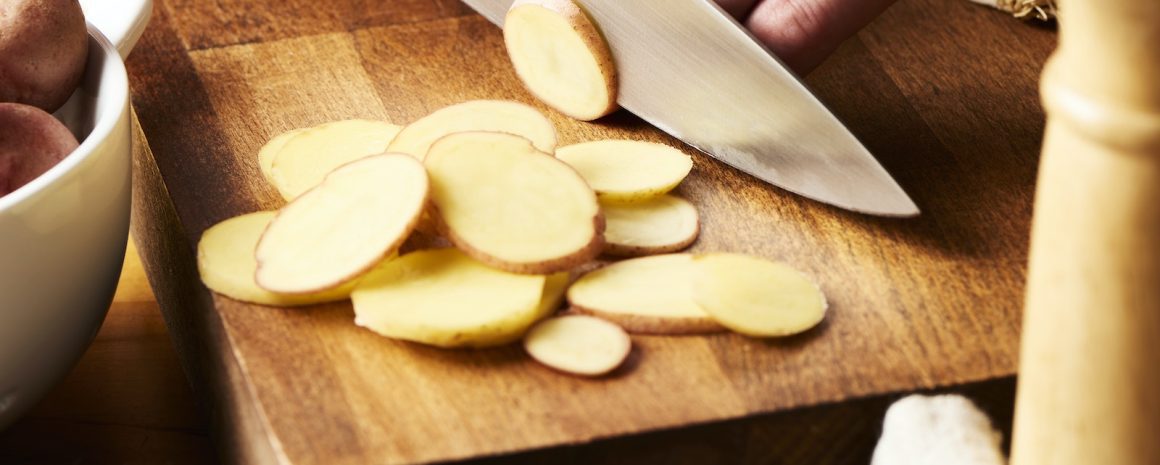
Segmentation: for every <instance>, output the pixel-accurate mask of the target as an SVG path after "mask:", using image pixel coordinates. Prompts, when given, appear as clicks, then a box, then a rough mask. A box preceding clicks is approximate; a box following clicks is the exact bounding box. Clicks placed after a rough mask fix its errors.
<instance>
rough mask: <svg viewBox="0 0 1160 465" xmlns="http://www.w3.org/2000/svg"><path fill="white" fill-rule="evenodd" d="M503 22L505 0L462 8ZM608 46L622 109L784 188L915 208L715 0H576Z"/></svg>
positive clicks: (875, 207) (911, 211) (848, 205)
mask: <svg viewBox="0 0 1160 465" xmlns="http://www.w3.org/2000/svg"><path fill="white" fill-rule="evenodd" d="M464 2H465V3H467V4H468V5H470V6H471V7H472V8H474V9H475V10H476V11H478V12H479V13H480V14H482V15H483V16H484V17H486V18H487V19H488V20H490V21H491V22H493V23H495V24H497V25H500V26H502V25H503V18H504V15H505V14H506V12H507V10H508V8H509V6H510V5H511V3H512V0H464ZM579 3H580V4H581V5H582V6H583V7H584V9H585V10H586V11H587V12H588V14H589V15H590V16H591V17H592V19H593V21H595V23H596V24H597V25H598V27H599V28H600V30H601V32H602V33H603V34H604V37H605V39H606V40H607V41H608V45H609V48H610V49H611V50H612V55H613V59H614V60H615V62H616V67H617V72H618V74H619V77H620V86H619V98H618V102H619V103H620V105H621V106H622V107H624V108H626V109H628V110H629V111H631V112H633V113H634V114H636V115H637V116H639V117H640V118H641V119H644V120H645V121H647V122H649V123H651V124H652V125H654V126H656V127H657V128H659V129H661V130H663V131H665V132H667V133H669V134H671V135H673V136H674V137H677V138H679V139H681V140H682V141H684V142H685V143H687V144H689V145H691V146H693V147H695V148H697V149H699V150H701V151H702V152H705V153H707V154H709V155H710V156H712V157H714V158H716V159H718V160H721V161H723V162H725V163H727V164H729V165H731V166H733V167H736V168H737V169H740V170H742V171H745V172H746V173H749V174H751V175H753V176H756V177H757V178H759V179H762V180H764V181H766V182H769V183H771V184H774V185H776V186H779V187H781V188H783V189H785V190H788V191H790V192H795V193H797V194H800V195H802V196H805V197H808V198H811V199H814V200H818V201H820V202H825V203H828V204H831V205H835V206H837V207H841V208H845V209H847V210H852V211H856V212H861V213H868V214H874V215H882V216H914V215H917V214H918V213H919V212H918V207H917V206H915V204H914V202H913V201H911V200H910V197H907V195H906V192H904V191H903V190H902V188H901V187H899V186H898V184H897V183H896V182H894V179H893V178H891V177H890V174H889V173H887V172H886V170H885V169H883V168H882V165H879V164H878V161H877V160H875V159H874V156H873V155H871V154H870V152H869V151H867V150H866V148H865V147H863V146H862V144H861V143H860V142H858V139H857V138H855V137H854V135H853V134H851V133H850V131H849V130H848V129H846V127H845V126H843V125H842V123H841V122H840V121H838V119H837V118H836V117H835V116H834V115H833V114H832V113H830V111H829V110H827V109H826V107H825V106H824V105H823V104H822V103H821V102H820V101H818V99H817V97H815V96H814V95H813V94H812V93H810V91H809V89H807V88H806V87H805V85H804V84H802V82H801V81H800V80H799V79H798V78H797V77H796V76H795V75H794V74H793V72H791V71H789V69H788V68H786V67H785V65H783V64H782V63H781V62H780V61H778V60H777V58H775V57H774V56H773V54H771V53H770V52H769V51H768V50H767V49H766V48H765V47H764V46H762V45H761V44H760V43H758V42H757V41H756V40H755V39H754V38H753V37H752V36H751V35H749V33H748V32H747V31H746V30H745V29H744V28H743V27H741V26H740V25H739V24H737V22H736V21H734V20H733V18H732V17H730V16H729V15H728V14H726V13H725V12H724V11H723V10H721V9H720V8H719V7H718V6H717V4H716V3H714V2H713V1H712V0H663V1H662V0H579Z"/></svg>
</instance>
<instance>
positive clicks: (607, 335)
mask: <svg viewBox="0 0 1160 465" xmlns="http://www.w3.org/2000/svg"><path fill="white" fill-rule="evenodd" d="M524 350H526V351H527V352H528V355H531V356H532V358H533V359H535V360H536V361H537V362H540V363H542V364H544V365H546V366H548V367H550V368H554V369H556V370H560V371H563V372H565V373H571V374H575V375H582V376H599V375H603V374H605V373H608V372H610V371H612V370H615V369H616V367H618V366H620V365H621V364H622V363H624V360H625V359H626V358H628V353H629V352H630V351H631V350H632V339H630V338H629V337H628V334H627V333H625V332H624V330H623V329H621V328H620V327H619V326H616V325H615V324H612V323H609V322H607V321H604V320H601V319H599V318H594V317H590V316H584V315H566V316H561V317H556V318H550V319H547V320H544V321H542V322H540V323H539V324H537V325H536V326H535V327H533V328H532V329H531V331H528V335H527V336H526V337H525V338H524Z"/></svg>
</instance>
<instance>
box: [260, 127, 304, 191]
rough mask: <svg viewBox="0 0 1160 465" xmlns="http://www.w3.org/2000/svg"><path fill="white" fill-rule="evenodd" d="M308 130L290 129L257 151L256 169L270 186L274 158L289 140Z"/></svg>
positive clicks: (272, 183) (272, 180)
mask: <svg viewBox="0 0 1160 465" xmlns="http://www.w3.org/2000/svg"><path fill="white" fill-rule="evenodd" d="M307 129H309V128H300V129H291V130H289V131H286V132H283V133H281V134H278V135H276V136H274V138H273V139H270V141H269V142H266V144H265V145H263V146H262V148H260V149H258V169H259V170H261V171H262V177H263V178H265V179H266V182H268V183H270V185H274V174H273V173H272V172H271V171H272V170H273V169H274V156H275V155H278V152H279V151H281V150H282V147H285V146H286V143H287V142H289V141H290V139H291V138H293V137H294V136H297V135H298V134H301V133H302V132H303V131H305V130H307Z"/></svg>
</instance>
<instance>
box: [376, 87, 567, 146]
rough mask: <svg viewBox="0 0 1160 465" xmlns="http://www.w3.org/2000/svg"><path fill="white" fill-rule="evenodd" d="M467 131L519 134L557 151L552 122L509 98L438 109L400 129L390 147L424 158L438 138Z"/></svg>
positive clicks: (470, 102) (465, 103)
mask: <svg viewBox="0 0 1160 465" xmlns="http://www.w3.org/2000/svg"><path fill="white" fill-rule="evenodd" d="M467 131H494V132H503V133H508V134H515V135H517V136H520V137H523V138H525V139H527V140H529V141H531V143H532V145H534V146H535V147H536V149H537V150H539V151H541V152H547V153H553V151H555V150H556V128H555V127H554V126H552V122H551V121H548V119H547V118H545V117H544V115H543V114H541V113H540V112H539V111H536V109H535V108H532V107H529V106H527V105H524V104H522V103H519V102H511V101H506V100H471V101H467V102H463V103H459V104H456V105H451V106H449V107H444V108H442V109H439V110H436V111H435V112H433V113H431V114H429V115H427V116H424V117H422V118H420V119H418V120H416V121H415V122H413V123H411V124H408V125H407V126H406V127H404V128H403V129H402V130H401V131H399V134H398V135H397V136H395V139H394V140H393V141H391V144H390V146H388V147H387V150H388V151H391V152H396V153H406V154H409V155H411V156H413V157H415V158H418V159H419V160H423V159H425V158H426V156H427V151H428V150H429V149H430V148H431V144H433V143H434V142H435V141H436V140H439V139H440V138H442V137H443V136H446V135H449V134H454V133H457V132H467Z"/></svg>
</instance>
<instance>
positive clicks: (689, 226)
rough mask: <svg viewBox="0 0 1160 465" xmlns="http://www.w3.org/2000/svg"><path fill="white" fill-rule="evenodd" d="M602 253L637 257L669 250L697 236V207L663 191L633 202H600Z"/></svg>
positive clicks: (683, 244) (683, 245)
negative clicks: (602, 216) (654, 195)
mask: <svg viewBox="0 0 1160 465" xmlns="http://www.w3.org/2000/svg"><path fill="white" fill-rule="evenodd" d="M600 208H601V210H602V211H604V220H605V224H606V227H605V230H604V253H606V254H608V255H617V256H626V257H636V256H641V255H654V254H661V253H671V252H676V251H678V250H681V249H683V248H685V247H688V246H689V244H692V243H693V241H696V240H697V234H698V232H699V231H700V219H699V218H698V216H697V208H696V207H694V206H693V204H691V203H689V201H687V200H685V199H682V198H680V197H674V196H672V195H668V194H663V195H660V196H657V197H653V198H651V199H647V200H643V201H640V202H633V203H615V202H612V203H606V202H601V203H600Z"/></svg>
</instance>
